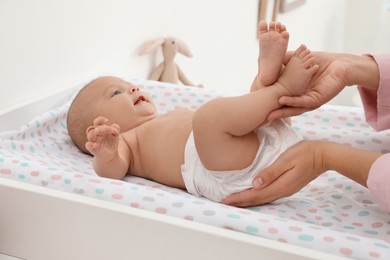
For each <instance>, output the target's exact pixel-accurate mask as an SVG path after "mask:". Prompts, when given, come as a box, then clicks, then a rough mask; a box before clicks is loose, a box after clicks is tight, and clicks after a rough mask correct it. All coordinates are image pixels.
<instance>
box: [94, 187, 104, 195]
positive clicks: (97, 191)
mask: <svg viewBox="0 0 390 260" xmlns="http://www.w3.org/2000/svg"><path fill="white" fill-rule="evenodd" d="M95 192H96V193H97V194H103V193H104V189H99V188H96V190H95Z"/></svg>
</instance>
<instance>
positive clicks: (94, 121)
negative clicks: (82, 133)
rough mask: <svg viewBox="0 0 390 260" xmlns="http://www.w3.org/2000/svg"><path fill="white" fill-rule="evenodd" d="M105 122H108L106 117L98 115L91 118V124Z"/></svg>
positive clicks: (97, 124) (95, 124) (102, 123)
mask: <svg viewBox="0 0 390 260" xmlns="http://www.w3.org/2000/svg"><path fill="white" fill-rule="evenodd" d="M107 122H108V119H107V118H105V117H102V116H99V117H97V118H95V120H93V125H94V126H100V125H104V124H106V123H107Z"/></svg>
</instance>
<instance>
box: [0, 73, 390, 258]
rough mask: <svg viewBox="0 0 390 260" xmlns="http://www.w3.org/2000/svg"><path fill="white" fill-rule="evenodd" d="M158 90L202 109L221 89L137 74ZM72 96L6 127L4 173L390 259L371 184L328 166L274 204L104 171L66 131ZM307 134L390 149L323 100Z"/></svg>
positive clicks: (354, 116) (302, 129)
mask: <svg viewBox="0 0 390 260" xmlns="http://www.w3.org/2000/svg"><path fill="white" fill-rule="evenodd" d="M130 81H132V82H133V83H134V84H136V85H137V86H139V87H140V88H142V89H143V90H144V91H147V92H149V93H151V94H152V97H153V98H154V99H155V102H156V105H157V106H158V108H159V111H160V113H164V112H166V111H169V110H171V109H174V108H175V107H180V106H185V107H189V108H192V109H196V108H197V107H199V106H200V105H202V104H203V103H205V102H206V101H208V100H210V99H212V98H215V97H218V96H219V94H218V93H217V92H215V91H210V90H207V89H197V88H189V87H184V86H179V85H171V84H165V83H161V82H154V81H147V80H139V79H130ZM68 106H69V102H67V103H66V104H64V105H63V106H61V107H59V108H57V109H53V110H51V111H49V112H47V113H44V114H42V115H39V116H37V117H36V118H35V119H34V120H32V121H31V122H29V123H28V124H27V125H25V126H23V127H21V128H20V129H18V130H16V131H8V132H3V133H0V177H1V178H8V179H13V180H17V181H21V182H26V183H31V184H34V185H39V186H44V187H48V188H52V189H58V190H62V191H66V192H70V193H75V194H80V195H82V196H88V197H92V198H97V199H102V200H105V201H111V202H113V203H118V204H122V205H126V206H129V207H134V208H139V209H143V210H147V211H152V212H156V213H158V214H165V215H170V216H175V217H178V218H182V219H186V220H188V221H196V222H201V223H205V224H209V225H213V226H218V227H221V228H225V229H229V230H236V231H238V232H244V233H248V234H251V235H253V236H259V237H263V238H268V239H272V240H276V241H281V242H283V243H289V244H294V245H299V246H303V247H307V248H311V249H316V250H320V251H324V252H328V253H331V254H336V255H341V256H346V257H351V258H358V259H390V243H389V242H390V239H389V238H390V215H389V214H387V213H383V212H381V211H380V210H379V207H378V205H376V204H375V202H374V201H373V200H372V197H371V195H370V193H369V191H368V190H367V189H365V188H364V187H362V186H360V185H358V184H356V183H354V182H352V181H351V180H349V179H347V178H345V177H342V176H340V175H339V174H337V173H336V172H332V171H328V172H326V173H325V174H323V175H321V176H320V177H319V178H317V179H316V180H314V181H313V182H311V183H310V184H309V185H307V186H306V187H305V188H303V189H302V190H301V191H299V192H298V193H296V194H295V195H293V196H291V197H289V198H285V199H280V200H278V201H275V202H274V203H271V204H267V205H264V206H258V207H251V208H246V209H242V208H236V207H230V206H226V205H222V204H218V203H214V202H211V201H208V200H207V199H204V198H199V197H195V196H193V195H190V194H188V193H186V192H184V191H181V190H178V189H173V188H169V187H166V186H163V185H160V184H158V183H155V182H151V181H148V180H144V179H141V178H136V177H126V178H125V179H124V180H123V181H117V180H110V179H105V178H100V177H98V176H96V175H95V174H94V172H93V169H92V164H91V157H89V156H87V155H85V154H82V153H80V152H79V151H78V150H77V149H76V148H75V147H74V145H73V144H72V142H71V140H70V138H69V135H68V133H67V130H66V123H65V122H66V121H65V118H66V111H67V109H68ZM292 121H293V126H294V128H295V129H296V130H297V132H298V133H299V134H300V135H301V136H302V137H303V138H304V139H323V140H333V141H336V142H340V143H345V144H348V145H351V146H355V147H358V148H364V149H366V150H373V151H381V152H384V153H385V152H389V149H390V132H389V131H383V132H380V133H377V132H374V131H373V130H372V129H371V128H370V127H369V126H368V125H367V124H366V123H365V120H364V114H363V111H362V110H361V109H360V108H346V107H336V106H323V107H321V108H320V109H318V110H316V111H313V112H309V113H305V114H303V115H301V116H299V117H295V118H293V120H292Z"/></svg>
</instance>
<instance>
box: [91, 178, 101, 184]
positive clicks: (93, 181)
mask: <svg viewBox="0 0 390 260" xmlns="http://www.w3.org/2000/svg"><path fill="white" fill-rule="evenodd" d="M88 181H89V182H90V183H101V182H102V181H101V180H98V179H89V180H88Z"/></svg>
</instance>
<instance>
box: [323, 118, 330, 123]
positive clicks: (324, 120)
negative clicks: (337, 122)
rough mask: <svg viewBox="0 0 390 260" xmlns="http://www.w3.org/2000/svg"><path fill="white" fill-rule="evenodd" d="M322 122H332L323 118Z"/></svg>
mask: <svg viewBox="0 0 390 260" xmlns="http://www.w3.org/2000/svg"><path fill="white" fill-rule="evenodd" d="M322 122H326V123H328V122H330V119H329V118H323V119H322Z"/></svg>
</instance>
